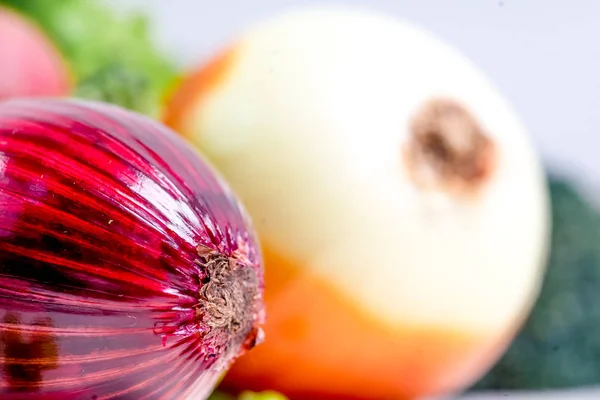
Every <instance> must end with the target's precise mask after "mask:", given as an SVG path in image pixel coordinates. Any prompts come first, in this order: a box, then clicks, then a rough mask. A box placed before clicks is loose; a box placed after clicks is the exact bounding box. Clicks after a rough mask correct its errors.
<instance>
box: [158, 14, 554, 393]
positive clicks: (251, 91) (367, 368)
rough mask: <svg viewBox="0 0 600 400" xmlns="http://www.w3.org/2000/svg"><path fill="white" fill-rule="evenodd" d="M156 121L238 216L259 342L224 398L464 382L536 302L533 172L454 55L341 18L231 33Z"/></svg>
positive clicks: (395, 27)
mask: <svg viewBox="0 0 600 400" xmlns="http://www.w3.org/2000/svg"><path fill="white" fill-rule="evenodd" d="M163 118H164V121H165V122H166V123H167V124H168V125H169V126H171V127H173V128H174V129H176V130H178V131H180V132H181V133H182V134H183V135H185V137H187V138H188V139H189V140H191V141H192V142H194V143H195V144H196V145H197V146H198V148H200V149H201V150H202V151H203V152H204V153H205V154H206V155H207V156H208V158H210V159H211V161H212V162H213V163H214V164H215V165H216V166H217V167H218V168H219V169H220V171H222V173H223V174H224V176H225V177H226V179H227V180H228V182H229V183H230V184H231V185H232V187H233V188H234V190H235V191H236V193H238V194H239V196H240V198H241V199H242V201H243V202H244V203H245V205H246V206H247V207H248V209H249V212H250V214H251V216H252V218H253V220H254V221H255V224H256V228H257V230H258V232H259V234H260V238H261V241H262V246H263V250H264V255H265V265H266V285H267V290H266V292H265V300H266V303H267V314H268V316H269V318H268V320H267V323H266V326H265V332H266V335H267V337H268V338H269V339H268V341H267V343H265V344H264V345H262V346H260V347H259V348H258V349H256V350H255V351H253V352H251V353H249V354H248V355H246V356H243V357H241V358H240V359H239V360H238V362H236V364H235V365H234V367H233V368H232V370H231V371H230V373H229V374H228V375H227V377H226V378H225V381H224V383H223V387H224V388H226V389H230V390H244V389H252V390H265V389H275V390H280V391H282V392H283V393H284V394H286V395H288V396H290V397H291V398H292V399H306V398H310V399H390V398H394V399H412V398H416V397H420V396H425V395H435V394H443V393H449V392H452V391H457V390H461V389H463V388H465V387H466V386H468V385H469V384H471V383H472V382H473V381H474V380H476V379H477V378H478V377H479V376H481V375H482V374H483V373H484V371H485V370H486V369H487V368H489V367H490V366H491V364H492V363H493V362H494V361H495V360H496V359H497V358H498V357H499V356H500V354H501V353H502V351H503V350H504V349H505V348H506V346H507V344H508V342H509V341H510V339H511V338H512V337H513V335H514V333H515V332H516V330H517V329H518V328H519V327H520V325H521V323H522V321H523V320H524V318H525V317H526V315H527V313H528V311H529V309H530V306H531V304H532V302H533V300H534V299H535V298H536V295H537V293H538V287H539V282H540V276H541V274H542V272H543V265H544V263H545V254H546V242H547V236H548V228H549V222H548V215H547V213H548V204H547V203H548V201H547V200H548V199H547V193H546V185H545V180H544V174H543V171H542V168H541V165H540V163H539V160H538V157H537V154H536V152H535V151H534V149H533V147H532V145H531V143H530V142H529V139H528V137H527V132H526V130H525V128H524V127H523V126H522V124H521V122H520V121H519V119H518V117H517V116H516V115H515V113H514V111H513V110H512V109H511V108H510V106H509V105H508V104H507V102H506V101H505V100H504V99H503V98H502V97H501V95H499V94H498V93H497V91H496V89H495V88H494V87H493V86H492V85H491V84H490V83H489V81H488V80H487V79H486V78H485V77H484V76H483V75H482V74H481V73H480V72H479V71H478V70H477V69H476V68H475V67H474V66H473V65H471V64H470V63H469V62H468V61H466V60H465V59H464V58H463V57H462V56H461V55H460V54H458V53H457V51H455V50H453V49H452V48H450V47H448V46H447V45H445V44H444V43H441V42H440V41H438V40H436V39H435V38H432V37H431V36H430V35H429V34H427V33H426V32H423V31H422V30H420V29H418V28H416V27H413V26H411V25H408V24H406V23H404V22H401V21H396V20H394V19H391V18H387V17H383V16H380V15H377V14H372V13H369V12H364V11H362V10H351V9H345V8H341V7H333V8H326V9H319V8H317V9H310V10H301V11H295V12H290V13H288V14H285V15H281V16H278V17H275V18H274V19H272V20H270V21H267V22H264V23H263V24H260V25H259V26H257V27H255V28H254V29H251V30H249V31H247V32H245V33H244V34H243V35H240V36H239V37H238V38H237V40H236V41H235V42H234V43H232V45H231V46H229V47H228V48H226V49H223V50H222V52H221V53H220V54H219V55H217V56H215V58H214V59H213V60H212V61H211V62H209V63H208V64H207V65H205V66H204V67H202V68H199V69H198V70H196V71H193V72H191V73H190V75H189V76H188V78H187V79H185V80H184V81H183V82H182V83H181V86H180V87H179V89H178V90H177V91H176V92H175V94H174V96H173V97H172V99H171V101H170V103H169V105H168V106H167V109H166V112H165V114H164V116H163Z"/></svg>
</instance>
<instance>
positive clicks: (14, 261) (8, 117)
mask: <svg viewBox="0 0 600 400" xmlns="http://www.w3.org/2000/svg"><path fill="white" fill-rule="evenodd" d="M262 293H263V273H262V258H261V254H260V251H259V247H258V243H257V239H256V236H255V234H254V231H253V229H252V225H251V222H250V220H249V218H248V216H247V214H246V212H245V210H244V209H243V207H242V206H241V205H240V204H239V202H238V200H237V198H236V196H235V195H234V193H232V191H231V190H230V189H229V187H228V185H227V183H226V182H224V181H223V180H222V179H221V177H220V176H219V175H218V174H217V173H216V172H215V170H214V169H213V168H212V166H210V165H209V164H207V162H206V161H204V159H203V158H201V156H199V155H198V153H196V152H195V151H194V150H192V149H191V148H190V147H188V145H187V144H186V143H185V142H184V141H183V139H180V138H179V137H177V135H176V134H174V133H173V132H171V131H170V130H168V129H167V128H165V127H163V126H161V125H160V124H158V123H156V122H154V121H152V120H151V119H149V118H146V117H143V116H141V115H137V114H134V113H132V112H129V111H125V110H122V109H120V108H117V107H115V106H110V105H106V104H101V103H94V102H82V101H76V100H49V99H21V100H11V101H7V102H4V103H0V313H1V318H2V320H1V321H0V357H1V365H0V367H1V368H2V371H1V372H0V397H1V398H10V399H41V398H43V399H61V400H64V399H97V400H100V399H135V400H142V399H168V400H178V399H187V398H190V399H192V398H193V399H194V400H199V399H202V398H205V397H207V396H208V395H209V393H210V392H211V391H212V389H213V388H214V386H215V385H216V382H217V380H218V379H219V377H220V376H221V375H222V373H223V372H225V371H226V370H227V368H228V367H229V365H230V364H231V362H232V361H233V360H234V359H235V358H236V357H237V356H239V355H240V354H241V353H243V352H244V351H245V350H248V349H250V348H251V347H253V346H254V345H255V344H256V342H257V341H259V340H260V339H261V329H260V326H261V324H262V322H263V319H264V315H263V314H264V311H263V305H262Z"/></svg>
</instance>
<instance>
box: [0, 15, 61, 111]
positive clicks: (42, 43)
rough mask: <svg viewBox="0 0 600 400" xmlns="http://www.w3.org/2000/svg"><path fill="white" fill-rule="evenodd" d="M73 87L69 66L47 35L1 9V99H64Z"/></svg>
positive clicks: (17, 16) (23, 18)
mask: <svg viewBox="0 0 600 400" xmlns="http://www.w3.org/2000/svg"><path fill="white" fill-rule="evenodd" d="M0 4H1V3H0ZM71 84H72V82H71V76H70V71H69V68H68V66H67V63H66V62H65V61H64V60H63V58H62V56H61V54H60V52H59V51H58V49H57V48H56V46H55V45H54V43H52V42H51V41H50V39H48V37H46V35H45V34H44V32H43V31H42V30H40V29H39V28H38V26H37V25H36V24H35V23H34V22H33V21H31V20H30V19H29V18H27V17H25V16H23V15H21V14H19V13H16V12H14V11H13V10H11V9H9V8H7V7H3V6H0V100H3V99H6V98H10V97H15V96H65V95H67V94H68V93H70V91H71Z"/></svg>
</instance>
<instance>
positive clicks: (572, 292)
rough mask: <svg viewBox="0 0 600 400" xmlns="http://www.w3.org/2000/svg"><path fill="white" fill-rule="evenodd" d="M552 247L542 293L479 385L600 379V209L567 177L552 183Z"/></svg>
mask: <svg viewBox="0 0 600 400" xmlns="http://www.w3.org/2000/svg"><path fill="white" fill-rule="evenodd" d="M550 190H551V199H552V203H553V204H552V209H553V211H552V212H553V217H552V218H553V237H552V245H553V247H552V251H551V255H550V260H549V266H548V270H547V275H546V278H545V281H544V283H543V287H542V291H541V294H540V297H539V299H538V301H537V303H536V305H535V306H534V309H533V310H532V313H531V314H530V317H529V319H528V321H527V322H526V324H525V326H524V327H523V329H522V330H521V332H520V334H519V335H518V336H517V338H516V339H515V340H514V342H513V343H512V345H511V346H510V348H509V350H508V351H507V353H506V354H505V355H504V357H503V358H502V359H501V360H500V361H499V362H498V363H497V365H496V366H495V367H494V368H493V369H492V370H491V371H490V372H489V373H488V374H487V375H486V376H485V377H484V378H483V379H482V380H481V381H480V382H478V383H477V384H476V385H475V386H474V388H473V389H477V390H486V389H489V390H492V389H494V390H496V389H503V390H504V389H552V388H567V387H575V386H582V385H588V384H598V383H600V213H599V212H598V211H597V210H596V209H595V208H594V207H593V206H592V205H591V204H590V203H589V202H588V201H586V200H585V199H584V198H583V197H582V196H581V195H580V194H579V193H578V192H577V191H576V189H574V187H573V186H571V185H570V184H569V183H568V182H567V181H563V180H560V179H556V178H553V179H551V183H550Z"/></svg>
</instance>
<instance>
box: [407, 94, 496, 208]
mask: <svg viewBox="0 0 600 400" xmlns="http://www.w3.org/2000/svg"><path fill="white" fill-rule="evenodd" d="M402 150H403V156H404V157H403V158H404V162H405V163H406V166H407V170H408V172H409V175H410V177H411V179H412V180H413V182H414V183H415V184H416V185H417V186H419V187H420V188H422V189H428V190H443V191H445V192H446V193H448V194H451V195H454V196H457V197H460V196H464V195H471V194H474V192H477V191H478V190H479V189H480V188H481V187H482V186H483V185H484V184H485V183H486V182H487V181H488V180H489V178H490V176H491V174H492V173H493V171H494V167H495V153H496V146H495V143H494V142H493V141H492V139H491V138H490V137H489V136H488V135H487V134H486V132H485V131H484V129H483V128H482V126H481V124H480V123H479V122H478V121H477V120H476V118H475V117H474V115H473V114H472V113H470V112H469V110H467V108H466V107H465V106H464V105H462V104H460V103H459V102H458V101H456V100H452V99H447V98H438V99H432V100H430V101H428V102H426V103H425V104H424V105H422V106H421V107H420V108H419V109H418V110H417V112H416V113H415V114H414V115H413V117H412V119H411V121H410V124H409V139H408V142H407V143H406V145H405V146H404V147H403V149H402Z"/></svg>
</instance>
